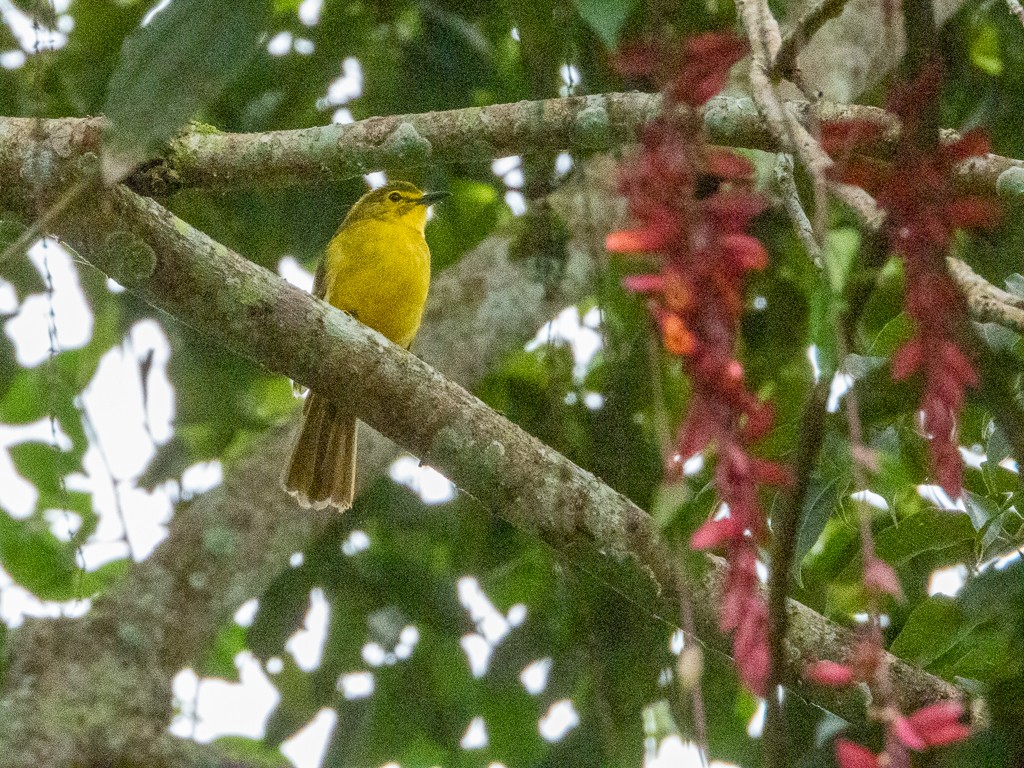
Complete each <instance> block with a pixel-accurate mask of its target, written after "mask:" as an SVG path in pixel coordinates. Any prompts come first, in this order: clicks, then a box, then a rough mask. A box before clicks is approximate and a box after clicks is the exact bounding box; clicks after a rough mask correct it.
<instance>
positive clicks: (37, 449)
mask: <svg viewBox="0 0 1024 768" xmlns="http://www.w3.org/2000/svg"><path fill="white" fill-rule="evenodd" d="M8 451H9V452H10V456H11V461H13V462H14V466H15V468H16V469H17V470H18V473H19V474H20V475H21V476H22V477H24V478H25V479H26V480H28V481H29V482H30V483H32V484H33V485H34V486H35V487H36V488H37V489H38V490H39V491H40V493H42V492H51V493H59V492H60V489H61V482H60V480H61V478H63V477H66V476H67V475H69V474H70V473H71V472H74V471H75V470H78V469H81V465H80V463H79V462H76V461H75V460H74V456H73V455H72V454H71V453H65V452H64V451H62V450H60V449H59V448H56V447H55V446H53V445H50V444H49V443H36V442H28V443H19V444H18V445H12V446H11V447H10V448H8Z"/></svg>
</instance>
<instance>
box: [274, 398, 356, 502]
mask: <svg viewBox="0 0 1024 768" xmlns="http://www.w3.org/2000/svg"><path fill="white" fill-rule="evenodd" d="M282 482H283V484H284V489H285V490H286V491H288V493H290V494H291V495H292V496H294V497H295V498H296V499H298V502H299V504H301V505H302V506H304V507H312V508H313V509H323V508H324V507H327V506H332V507H337V509H338V511H339V512H344V511H345V510H346V509H348V508H349V507H351V506H352V497H353V495H354V493H355V484H356V417H355V416H353V415H352V414H350V413H347V412H346V411H345V410H343V409H342V408H339V407H338V406H337V405H335V404H334V403H332V402H330V401H329V400H325V399H324V398H322V397H320V396H319V395H315V394H313V393H312V392H311V393H310V394H309V396H308V397H307V398H306V404H305V406H304V407H303V409H302V427H301V428H300V430H299V436H298V439H297V440H296V441H295V447H294V448H293V449H292V457H291V459H290V460H289V461H288V467H287V468H286V470H285V473H284V479H283V480H282Z"/></svg>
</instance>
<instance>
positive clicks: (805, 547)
mask: <svg viewBox="0 0 1024 768" xmlns="http://www.w3.org/2000/svg"><path fill="white" fill-rule="evenodd" d="M846 486H847V484H846V483H842V485H840V481H839V479H838V478H833V479H831V480H827V481H825V480H822V479H821V478H819V477H815V478H812V479H811V484H810V487H809V488H808V489H807V496H806V498H805V499H804V506H803V510H802V511H801V513H800V528H799V530H798V531H797V537H796V551H795V553H794V556H793V578H794V579H795V580H796V583H797V585H798V586H800V587H803V579H802V576H801V569H800V564H801V563H802V562H803V559H804V556H805V555H806V554H807V553H808V552H810V551H811V547H813V546H814V543H815V542H816V541H817V540H818V537H819V536H821V533H822V531H824V530H825V524H826V523H828V521H829V518H830V517H831V516H832V513H833V512H834V511H835V510H836V509H837V508H838V507H839V499H840V497H841V496H845V495H846Z"/></svg>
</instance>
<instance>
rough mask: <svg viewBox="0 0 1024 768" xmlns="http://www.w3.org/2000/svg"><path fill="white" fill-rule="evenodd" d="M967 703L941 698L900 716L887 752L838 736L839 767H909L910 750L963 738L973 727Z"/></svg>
mask: <svg viewBox="0 0 1024 768" xmlns="http://www.w3.org/2000/svg"><path fill="white" fill-rule="evenodd" d="M963 716H964V705H963V704H961V703H960V702H959V701H940V702H937V703H935V704H929V705H928V706H926V707H921V709H919V710H917V712H915V713H914V714H912V715H908V716H907V717H903V716H900V717H897V718H896V719H895V720H893V721H892V722H891V723H889V728H888V733H887V738H886V747H885V751H884V752H883V753H882V754H881V755H876V754H875V753H874V752H872V751H871V750H870V749H868V748H867V747H864V746H861V745H860V744H855V743H853V742H852V741H847V740H846V739H836V762H837V763H839V768H883V766H884V767H886V768H898V767H899V766H909V765H910V757H909V753H908V752H907V750H908V749H911V750H914V751H915V752H923V751H924V750H926V749H929V748H930V747H942V746H945V745H947V744H954V743H956V742H958V741H963V740H964V739H966V738H967V737H968V736H970V735H971V729H970V728H969V727H968V726H967V725H965V724H964V723H963V722H961V721H962V719H963Z"/></svg>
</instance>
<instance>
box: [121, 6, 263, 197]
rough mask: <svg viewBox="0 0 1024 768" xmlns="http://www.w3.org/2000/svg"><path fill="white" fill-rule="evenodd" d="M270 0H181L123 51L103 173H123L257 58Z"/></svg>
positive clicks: (138, 33)
mask: <svg viewBox="0 0 1024 768" xmlns="http://www.w3.org/2000/svg"><path fill="white" fill-rule="evenodd" d="M269 11H270V7H269V4H268V2H267V0H234V2H230V3H211V2H208V1H207V0H174V2H173V3H171V4H170V5H168V6H167V7H166V8H165V9H164V10H162V11H160V12H159V13H157V15H156V16H155V17H153V19H152V21H150V23H149V24H148V25H147V26H145V27H140V28H139V29H136V30H135V32H133V33H132V34H131V36H130V37H128V38H127V39H126V40H125V42H124V46H123V47H122V49H121V60H120V62H119V63H118V65H117V69H115V70H114V73H113V74H112V75H111V77H110V82H109V84H108V86H107V101H106V104H105V105H104V107H103V112H104V114H105V115H106V116H107V119H108V120H109V121H110V122H109V127H108V131H107V136H106V142H105V144H104V151H103V175H104V177H105V179H106V180H107V181H108V183H109V182H112V181H116V180H118V179H121V178H123V177H124V176H125V175H126V174H127V173H129V172H130V171H131V169H132V168H134V167H135V165H136V164H137V163H139V162H141V161H142V160H145V159H146V158H148V157H150V156H151V154H152V153H153V151H154V149H155V148H156V147H157V146H158V145H159V144H161V143H163V142H165V141H167V140H168V139H170V138H171V136H173V135H174V133H175V132H176V131H177V130H178V129H179V128H181V126H183V125H184V124H185V123H186V122H187V121H188V120H190V119H191V118H193V117H195V115H196V113H197V112H199V110H201V109H202V108H203V107H204V106H205V105H207V104H209V103H211V102H212V101H213V99H215V98H216V97H217V96H218V95H219V94H220V92H221V91H222V90H223V89H224V87H225V86H226V85H228V83H230V82H231V81H232V80H233V79H234V78H235V76H236V75H237V74H238V73H239V72H240V71H241V70H242V68H243V67H244V66H245V65H246V63H247V62H248V61H249V59H250V58H251V56H252V55H253V53H254V52H255V51H256V46H257V43H258V41H259V38H260V35H261V34H262V33H263V31H264V30H265V29H266V27H267V23H268V15H269Z"/></svg>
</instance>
